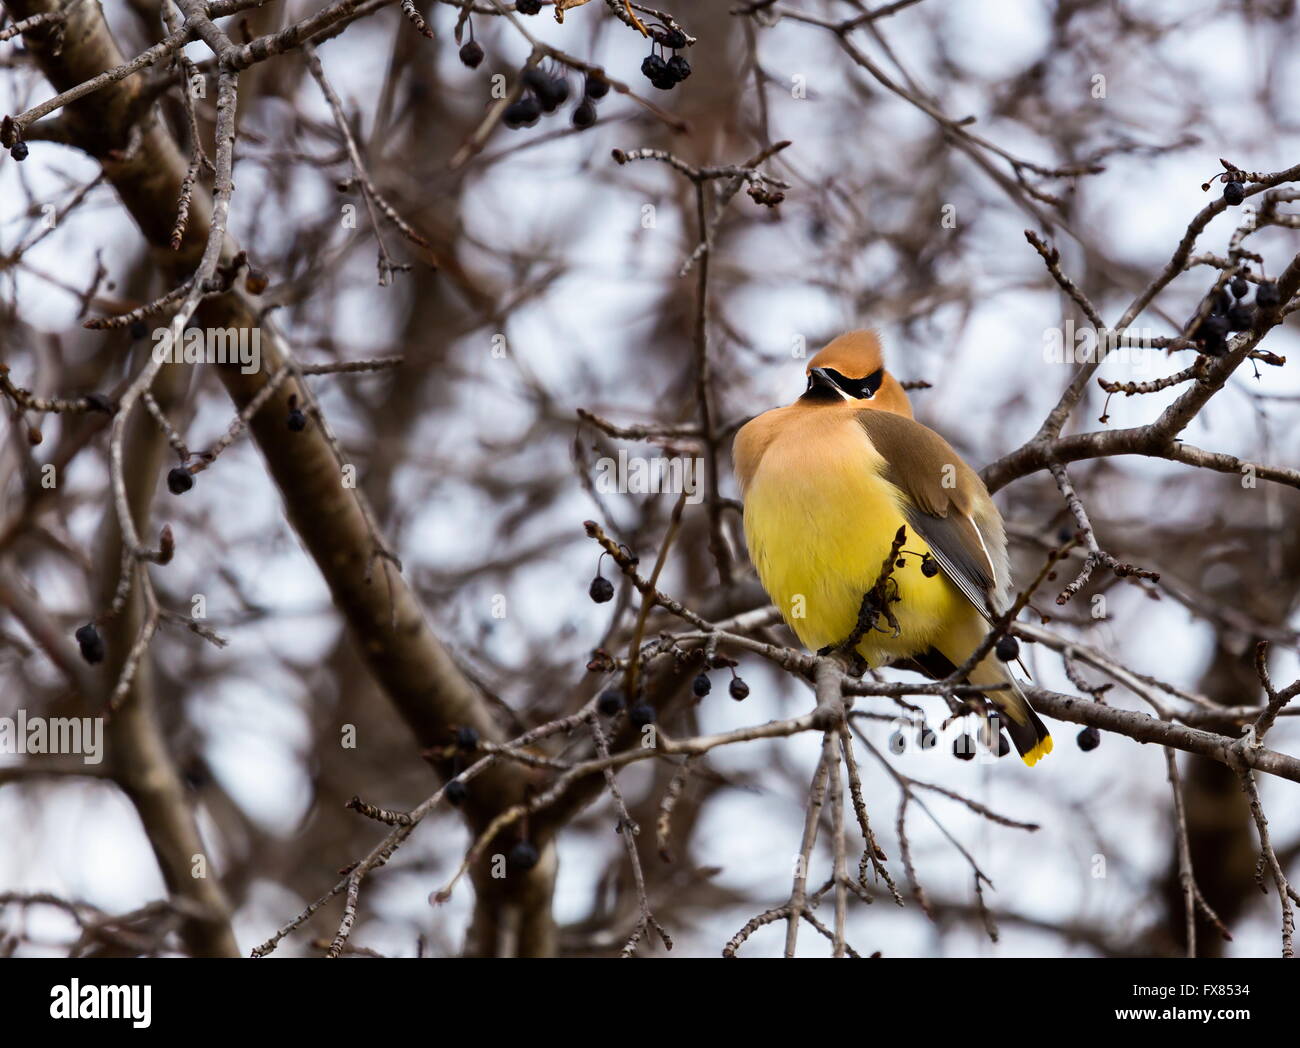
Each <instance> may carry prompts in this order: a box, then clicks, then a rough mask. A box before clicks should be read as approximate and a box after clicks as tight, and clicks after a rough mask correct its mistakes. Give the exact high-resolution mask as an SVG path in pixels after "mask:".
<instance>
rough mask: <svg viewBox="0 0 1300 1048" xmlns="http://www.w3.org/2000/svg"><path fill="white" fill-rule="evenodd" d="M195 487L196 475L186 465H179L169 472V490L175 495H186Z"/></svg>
mask: <svg viewBox="0 0 1300 1048" xmlns="http://www.w3.org/2000/svg"><path fill="white" fill-rule="evenodd" d="M192 487H194V475H193V474H192V473H191V472H190V471H189V470H188V469H186V468H185V467H184V466H177V467H176V468H175V469H173V470H171V471H170V472H169V473H168V474H167V490H168V491H170V492H171V493H172V494H173V495H184V494H185V492H187V491H189V490H190V488H192Z"/></svg>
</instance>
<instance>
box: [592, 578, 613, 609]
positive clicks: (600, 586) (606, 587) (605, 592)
mask: <svg viewBox="0 0 1300 1048" xmlns="http://www.w3.org/2000/svg"><path fill="white" fill-rule="evenodd" d="M587 592H588V593H589V594H590V595H591V599H592V600H594V601H595V602H596V603H597V604H607V603H608V602H609V601H611V600H613V599H614V584H613V583H612V582H610V581H609V579H607V578H605V576H604V575H597V576H596V577H595V578H594V579H592V580H591V586H590V588H589V589H588V590H587Z"/></svg>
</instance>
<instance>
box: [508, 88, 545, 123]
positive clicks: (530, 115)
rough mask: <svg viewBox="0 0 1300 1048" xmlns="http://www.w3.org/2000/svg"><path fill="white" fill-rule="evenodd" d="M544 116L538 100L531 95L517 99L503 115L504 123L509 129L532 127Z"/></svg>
mask: <svg viewBox="0 0 1300 1048" xmlns="http://www.w3.org/2000/svg"><path fill="white" fill-rule="evenodd" d="M541 115H542V107H541V106H540V105H538V104H537V99H535V98H533V97H531V96H530V95H525V96H524V97H523V98H520V99H516V100H515V101H513V102H511V103H510V104H509V105H508V106H506V111H505V112H504V113H503V114H502V115H501V119H502V121H503V122H504V123H505V125H506V127H508V128H512V129H514V128H519V127H532V126H533V125H534V124H535V123H537V120H538V118H539V117H541Z"/></svg>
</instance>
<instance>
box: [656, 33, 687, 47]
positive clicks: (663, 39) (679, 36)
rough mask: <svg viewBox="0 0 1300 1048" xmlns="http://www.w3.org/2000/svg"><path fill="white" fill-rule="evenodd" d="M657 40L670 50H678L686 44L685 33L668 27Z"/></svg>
mask: <svg viewBox="0 0 1300 1048" xmlns="http://www.w3.org/2000/svg"><path fill="white" fill-rule="evenodd" d="M659 42H660V43H661V44H663V45H664V47H666V48H668V49H669V50H670V51H680V50H681V49H682V48H683V47H685V46H686V34H685V33H683V32H682V31H681V30H680V29H669V30H668V31H667V32H666V33H663V34H662V35H660V37H659Z"/></svg>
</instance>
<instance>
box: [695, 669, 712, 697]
mask: <svg viewBox="0 0 1300 1048" xmlns="http://www.w3.org/2000/svg"><path fill="white" fill-rule="evenodd" d="M712 690H713V681H711V680H709V675H708V674H707V673H701V674H700V675H699V676H697V677H696V678H695V679H694V680H693V681H691V693H692V694H693V695H694V696H695V697H696V698H697V699H702V698H704V696H705V695H707V694H708V693H709V692H711V691H712Z"/></svg>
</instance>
